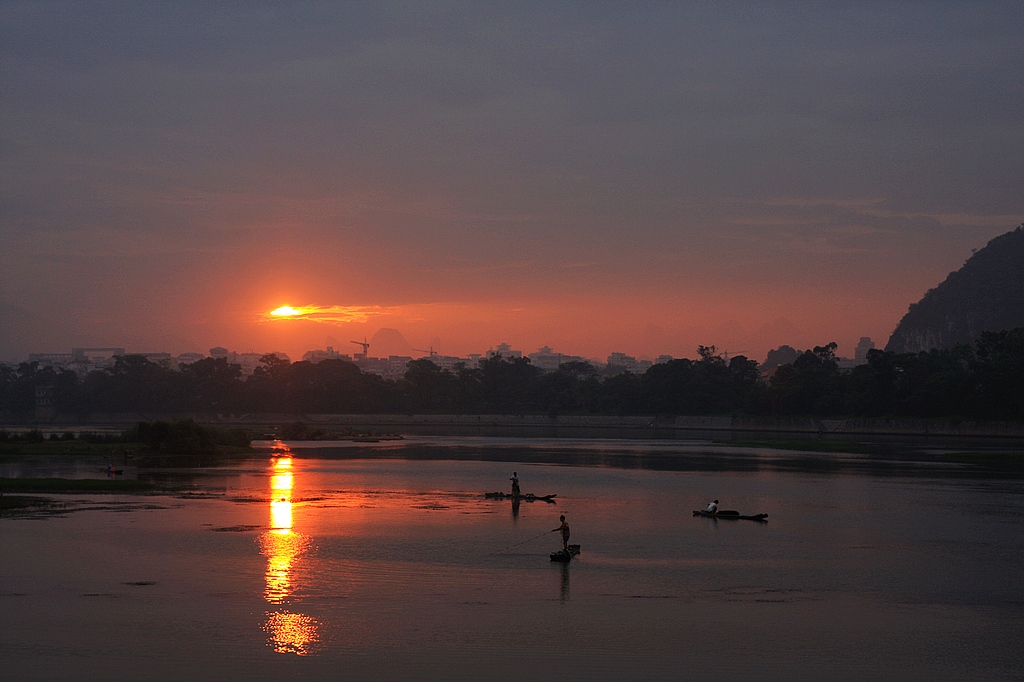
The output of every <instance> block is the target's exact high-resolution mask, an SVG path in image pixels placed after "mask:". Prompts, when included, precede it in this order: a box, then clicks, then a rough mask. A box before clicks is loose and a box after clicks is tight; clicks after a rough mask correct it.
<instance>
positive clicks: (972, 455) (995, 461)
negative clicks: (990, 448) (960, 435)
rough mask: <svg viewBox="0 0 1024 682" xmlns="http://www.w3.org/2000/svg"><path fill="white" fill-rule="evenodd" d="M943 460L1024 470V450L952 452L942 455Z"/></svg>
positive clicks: (1010, 469)
mask: <svg viewBox="0 0 1024 682" xmlns="http://www.w3.org/2000/svg"><path fill="white" fill-rule="evenodd" d="M942 460H943V461H946V462H956V463H959V464H974V465H976V466H982V467H985V468H988V469H1003V470H1009V471H1024V452H951V453H948V454H945V455H942Z"/></svg>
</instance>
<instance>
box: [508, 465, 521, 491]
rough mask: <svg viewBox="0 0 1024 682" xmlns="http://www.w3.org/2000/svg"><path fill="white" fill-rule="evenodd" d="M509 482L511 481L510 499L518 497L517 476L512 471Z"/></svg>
mask: <svg viewBox="0 0 1024 682" xmlns="http://www.w3.org/2000/svg"><path fill="white" fill-rule="evenodd" d="M509 480H510V481H512V497H519V495H520V492H519V474H517V473H516V472H514V471H513V472H512V478H510V479H509Z"/></svg>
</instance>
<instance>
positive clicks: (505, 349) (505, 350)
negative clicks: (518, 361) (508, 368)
mask: <svg viewBox="0 0 1024 682" xmlns="http://www.w3.org/2000/svg"><path fill="white" fill-rule="evenodd" d="M495 355H501V357H503V358H505V359H506V360H507V359H509V358H521V357H523V351H521V350H512V346H510V345H508V344H507V343H499V344H498V347H497V348H496V349H494V350H489V351H487V359H488V360H489V359H491V358H493V357H494V356H495Z"/></svg>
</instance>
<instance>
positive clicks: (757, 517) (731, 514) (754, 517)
mask: <svg viewBox="0 0 1024 682" xmlns="http://www.w3.org/2000/svg"><path fill="white" fill-rule="evenodd" d="M693 515H694V516H704V517H706V518H709V519H743V520H745V521H761V522H762V523H768V515H767V514H750V515H748V514H740V513H739V512H738V511H732V510H729V509H724V510H722V511H719V512H706V511H694V512H693Z"/></svg>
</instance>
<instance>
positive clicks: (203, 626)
mask: <svg viewBox="0 0 1024 682" xmlns="http://www.w3.org/2000/svg"><path fill="white" fill-rule="evenodd" d="M337 446H338V447H337V449H327V450H325V449H322V448H321V449H299V448H294V449H292V451H291V453H290V454H289V452H288V448H280V447H279V448H278V449H277V450H276V451H275V452H274V453H273V454H274V455H275V456H272V453H271V451H269V450H268V452H267V453H266V455H263V456H259V457H255V458H252V459H249V460H246V461H241V462H235V463H233V464H230V465H225V466H221V467H216V468H208V469H203V470H191V469H189V470H173V471H172V470H161V471H152V470H142V471H136V470H134V469H131V470H126V473H125V475H126V476H138V477H139V478H160V479H162V480H174V481H175V482H178V483H185V484H191V485H192V486H193V488H192V489H191V491H190V492H188V493H186V494H183V495H180V496H153V497H150V496H145V497H139V496H97V495H93V496H65V497H62V498H61V499H62V500H65V501H67V502H68V504H69V505H70V506H69V508H68V509H67V510H66V511H65V513H63V514H59V515H55V516H45V517H43V516H33V517H27V518H3V519H0V577H2V580H3V582H2V586H0V609H2V612H3V615H4V617H3V619H2V625H0V661H2V662H3V668H4V673H3V675H2V676H9V677H10V679H19V680H20V679H25V680H32V679H40V680H43V679H45V680H52V679H82V678H96V679H99V678H107V679H142V678H145V679H168V680H171V679H183V678H186V677H193V678H198V679H214V678H225V679H281V678H284V679H291V678H296V677H305V676H308V677H314V678H322V677H329V678H332V679H333V678H346V679H348V678H351V679H480V678H481V677H485V678H494V679H513V678H519V677H522V676H523V675H527V674H528V675H530V676H540V677H541V678H543V679H548V678H555V677H558V678H569V679H584V678H589V679H622V678H626V677H629V678H637V677H644V678H648V679H695V678H698V677H700V676H717V677H718V678H720V679H731V678H738V677H741V676H742V677H747V678H754V679H783V678H786V679H791V678H797V679H807V678H820V677H825V676H828V677H830V678H832V679H840V680H842V679H896V678H901V679H933V680H934V679H938V680H943V679H948V680H964V679H978V680H992V679H1019V678H1020V677H1021V675H1024V654H1022V652H1021V650H1020V646H1019V642H1020V641H1024V618H1022V616H1024V588H1022V586H1021V585H1022V582H1021V579H1022V578H1024V571H1022V569H1021V561H1020V557H1021V556H1024V533H1022V532H1021V531H1022V527H1024V485H1022V482H1021V481H1020V480H1019V479H1001V478H996V477H992V476H990V475H987V474H983V473H980V472H978V471H976V470H968V469H965V468H963V467H954V466H948V465H936V464H929V463H911V464H907V463H906V462H891V463H879V462H878V461H877V460H873V461H868V459H866V458H858V457H854V456H840V455H818V456H812V455H799V456H795V455H793V453H779V452H771V451H756V450H755V451H734V450H730V449H722V448H717V449H716V448H713V447H712V446H710V445H708V444H700V443H696V444H693V443H691V444H680V443H645V444H636V443H625V442H618V443H616V442H607V441H600V442H598V441H585V440H580V441H571V442H565V441H546V440H545V441H542V440H498V439H411V440H410V441H405V442H400V443H397V444H395V443H392V444H380V445H379V446H377V445H374V446H359V447H355V446H348V445H346V446H342V444H337ZM371 457H372V458H371ZM805 460H806V461H807V463H806V464H805V465H800V464H799V462H803V461H805ZM95 464H96V463H84V464H83V463H81V462H78V463H74V464H69V463H65V465H66V466H70V467H73V468H74V469H75V471H79V472H85V473H83V474H81V475H96V476H102V471H101V469H97V468H96V467H95ZM59 467H60V464H59V463H54V462H21V463H6V464H5V465H3V467H0V468H3V469H4V472H3V474H4V475H62V474H61V472H60V470H59ZM15 469H16V471H14V470H15ZM513 469H515V470H516V471H518V473H519V476H520V479H521V480H522V487H523V490H524V491H527V492H534V493H538V494H549V493H557V494H558V497H557V498H556V503H555V504H546V503H543V502H533V503H522V504H520V505H518V507H517V508H513V505H512V503H511V502H510V501H507V500H488V499H485V498H484V497H483V496H482V494H481V493H482V492H483V491H485V490H500V489H504V488H505V487H506V484H507V483H508V480H507V479H508V477H509V476H510V474H511V471H512V470H513ZM97 472H98V473H97ZM716 497H717V498H719V499H720V500H721V501H722V502H723V507H726V508H731V509H737V510H739V511H741V512H744V513H756V512H766V513H768V514H769V522H768V523H766V524H760V523H754V522H750V521H726V520H718V521H716V520H713V519H705V518H695V517H693V516H692V514H691V510H693V509H697V508H700V507H701V506H702V505H703V504H705V503H706V502H707V500H709V499H711V498H716ZM559 514H565V515H566V517H567V518H568V521H569V523H570V524H571V526H572V530H573V538H572V542H574V543H579V544H581V545H582V550H583V551H582V554H581V555H580V557H578V558H577V559H576V560H574V561H573V562H572V563H571V564H570V565H568V566H565V565H560V564H556V563H552V562H551V561H550V560H549V558H548V554H549V553H550V552H552V551H554V550H555V549H557V548H558V547H559V545H560V541H559V539H558V537H557V534H555V533H551V532H549V531H550V530H551V529H553V528H555V527H556V526H558V523H559V521H558V516H559Z"/></svg>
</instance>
